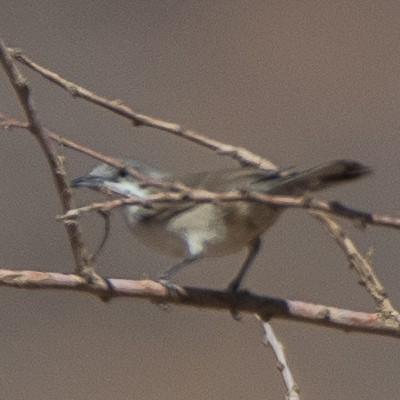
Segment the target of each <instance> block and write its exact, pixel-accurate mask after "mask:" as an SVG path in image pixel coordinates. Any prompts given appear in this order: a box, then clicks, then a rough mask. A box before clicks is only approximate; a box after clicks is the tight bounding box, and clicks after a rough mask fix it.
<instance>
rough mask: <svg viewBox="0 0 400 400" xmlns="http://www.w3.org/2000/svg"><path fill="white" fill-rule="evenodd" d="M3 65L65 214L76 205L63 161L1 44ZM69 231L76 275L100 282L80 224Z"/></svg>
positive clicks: (23, 79) (14, 66) (0, 55)
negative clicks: (83, 275)
mask: <svg viewBox="0 0 400 400" xmlns="http://www.w3.org/2000/svg"><path fill="white" fill-rule="evenodd" d="M0 61H1V63H2V65H3V68H4V70H5V72H6V73H7V76H8V78H9V80H10V82H11V85H12V86H13V88H14V90H15V92H16V94H17V96H18V99H19V102H20V103H21V106H22V108H23V110H24V112H25V115H26V118H27V120H28V125H27V129H29V131H30V132H31V133H32V134H33V136H34V137H35V139H36V140H37V141H38V142H39V144H40V146H41V148H42V150H43V153H44V154H45V157H46V159H47V162H48V164H49V167H50V171H51V173H52V176H53V180H54V183H55V185H56V188H57V191H58V194H59V197H60V201H61V206H62V209H63V212H64V213H66V212H68V211H69V210H70V209H71V208H72V207H73V203H72V197H71V192H70V190H69V186H68V180H67V177H66V172H65V168H64V165H63V162H62V158H61V157H58V156H57V155H56V153H55V152H54V151H53V148H52V144H51V142H50V140H49V137H48V135H47V134H46V133H45V132H44V129H43V127H42V124H41V122H40V120H39V118H38V116H37V112H36V109H35V106H34V102H33V99H32V95H31V90H30V88H29V85H28V82H27V80H26V79H25V77H23V76H22V74H21V72H20V71H19V70H18V68H17V67H16V65H15V63H14V61H13V59H12V57H11V56H10V54H9V52H8V51H7V48H6V46H5V45H4V43H3V42H1V41H0ZM66 229H67V232H68V237H69V241H70V244H71V248H72V252H73V255H74V259H75V265H76V272H77V273H78V274H86V275H91V277H92V278H97V276H96V275H95V274H94V273H93V265H91V262H90V258H89V255H88V252H87V249H86V247H85V245H84V242H83V236H82V231H81V229H80V227H79V225H78V224H77V223H75V224H68V225H66Z"/></svg>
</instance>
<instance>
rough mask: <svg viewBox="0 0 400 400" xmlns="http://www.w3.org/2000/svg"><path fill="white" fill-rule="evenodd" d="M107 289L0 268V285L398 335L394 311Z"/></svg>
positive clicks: (153, 286) (183, 290)
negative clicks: (389, 313) (388, 312)
mask: <svg viewBox="0 0 400 400" xmlns="http://www.w3.org/2000/svg"><path fill="white" fill-rule="evenodd" d="M109 283H110V286H109V287H108V288H105V287H100V286H92V285H88V284H87V283H86V281H85V279H83V278H82V277H80V276H78V275H73V274H69V275H67V274H61V273H56V272H41V271H18V270H8V269H0V286H9V287H15V288H24V289H53V290H54V289H58V290H70V291H80V292H85V293H90V294H94V295H97V296H104V297H107V298H114V297H115V298H116V297H134V298H141V299H147V300H150V301H153V302H160V303H175V304H181V305H185V306H190V307H200V308H210V309H219V310H227V311H230V310H232V307H235V310H237V311H238V312H240V313H250V314H257V315H259V316H260V318H261V319H262V320H264V321H266V320H268V319H271V318H278V319H284V320H290V321H298V322H304V323H310V324H313V325H319V326H324V327H327V328H334V329H338V330H343V331H345V332H364V333H369V334H376V335H382V336H392V337H396V338H400V319H399V318H398V316H395V315H387V314H380V313H364V312H358V311H352V310H344V309H339V308H335V307H329V306H325V305H318V304H312V303H305V302H302V301H295V300H286V299H280V298H274V297H267V296H259V295H256V294H254V293H251V292H248V291H242V292H239V293H237V294H236V295H235V294H233V293H232V292H229V291H225V290H222V291H219V290H212V289H204V288H195V287H186V286H185V287H179V286H167V287H166V286H164V285H162V284H161V283H159V282H155V281H151V280H139V281H138V280H126V279H109Z"/></svg>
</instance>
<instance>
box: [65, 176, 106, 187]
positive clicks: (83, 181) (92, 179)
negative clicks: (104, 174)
mask: <svg viewBox="0 0 400 400" xmlns="http://www.w3.org/2000/svg"><path fill="white" fill-rule="evenodd" d="M102 186H104V179H103V178H101V177H99V176H94V175H87V176H80V177H79V178H75V179H73V180H72V181H71V187H73V188H76V187H87V188H90V189H98V188H99V187H102Z"/></svg>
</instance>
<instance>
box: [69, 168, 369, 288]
mask: <svg viewBox="0 0 400 400" xmlns="http://www.w3.org/2000/svg"><path fill="white" fill-rule="evenodd" d="M125 165H126V168H115V167H112V166H110V165H108V164H101V165H99V166H97V167H96V168H94V169H93V170H92V171H91V172H90V173H89V175H87V176H83V177H80V178H77V179H74V180H73V181H72V186H73V187H87V188H90V189H94V190H100V191H111V192H112V193H116V194H120V195H122V196H134V197H137V198H140V199H145V198H146V197H148V196H149V195H152V194H162V193H164V192H166V191H167V190H168V189H167V187H168V185H167V183H168V182H181V183H183V184H184V185H186V187H189V188H192V189H203V190H207V191H210V192H218V193H243V192H246V193H249V192H259V193H264V194H268V195H281V196H303V195H305V194H307V193H309V192H315V191H319V190H322V189H325V188H328V187H331V186H334V185H336V184H342V183H345V182H348V181H353V180H355V179H358V178H361V177H363V176H365V175H367V174H368V173H370V169H369V168H368V167H366V166H365V165H363V164H361V163H359V162H356V161H352V160H336V161H331V162H328V163H325V164H322V165H319V166H316V167H312V168H309V169H305V170H303V171H292V170H261V169H257V168H250V167H244V168H235V169H227V170H220V171H214V172H199V173H190V174H187V175H182V176H176V177H175V176H172V175H170V174H166V173H162V172H159V171H157V170H156V169H153V168H152V167H150V166H148V165H145V164H144V163H141V162H139V161H134V160H131V161H126V162H125ZM129 168H132V169H133V170H135V171H137V172H138V173H139V175H140V176H142V177H143V176H144V177H146V176H147V177H148V178H149V179H150V180H151V181H153V182H154V181H156V182H161V183H162V182H164V183H166V185H162V184H161V185H152V184H151V183H149V182H147V183H146V182H145V181H146V179H144V180H143V179H138V176H136V177H135V176H132V175H131V174H129V172H128V169H129ZM123 211H124V215H125V219H126V222H127V224H128V227H129V229H130V231H131V232H132V233H133V234H134V235H135V236H136V237H138V238H139V240H141V241H142V242H144V244H146V245H148V246H149V247H151V248H153V249H154V250H156V251H158V252H161V253H165V254H169V255H172V256H175V257H178V258H180V261H179V262H178V263H177V264H175V265H174V266H172V267H171V268H170V269H168V270H167V271H166V272H164V273H163V274H162V275H161V276H160V278H161V279H168V278H170V277H171V276H172V275H173V274H174V273H176V272H178V271H179V270H181V269H182V268H183V267H185V266H186V265H189V264H191V263H193V262H195V261H197V260H199V259H201V258H203V257H217V256H223V255H226V254H230V253H235V252H237V251H239V250H240V249H242V248H247V257H246V259H245V261H244V263H243V264H242V266H241V268H240V270H239V273H238V274H237V275H236V277H235V279H234V280H233V281H232V282H231V283H230V285H229V289H230V290H232V291H237V290H238V289H239V287H240V284H241V282H242V280H243V278H244V276H245V274H246V272H247V271H248V269H249V268H250V266H251V264H252V262H253V261H254V258H255V257H256V255H257V253H258V251H259V249H260V242H261V241H260V237H261V235H262V234H263V233H264V232H265V231H266V230H267V229H268V228H269V227H270V226H271V225H273V224H274V223H275V222H276V220H277V219H278V217H279V216H280V214H281V213H282V212H283V211H284V207H279V206H276V205H271V204H266V203H264V204H263V203H261V202H254V201H249V200H240V201H232V202H224V201H217V202H212V201H210V202H196V201H194V200H190V199H187V200H186V199H184V200H182V201H179V202H164V203H162V202H160V203H154V204H152V205H150V206H146V207H145V206H142V205H125V206H123Z"/></svg>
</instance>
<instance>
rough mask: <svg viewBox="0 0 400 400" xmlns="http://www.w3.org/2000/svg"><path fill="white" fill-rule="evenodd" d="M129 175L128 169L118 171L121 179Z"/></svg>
mask: <svg viewBox="0 0 400 400" xmlns="http://www.w3.org/2000/svg"><path fill="white" fill-rule="evenodd" d="M127 175H128V171H127V169H126V168H120V169H119V171H118V176H119V177H121V178H125V176H127Z"/></svg>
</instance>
